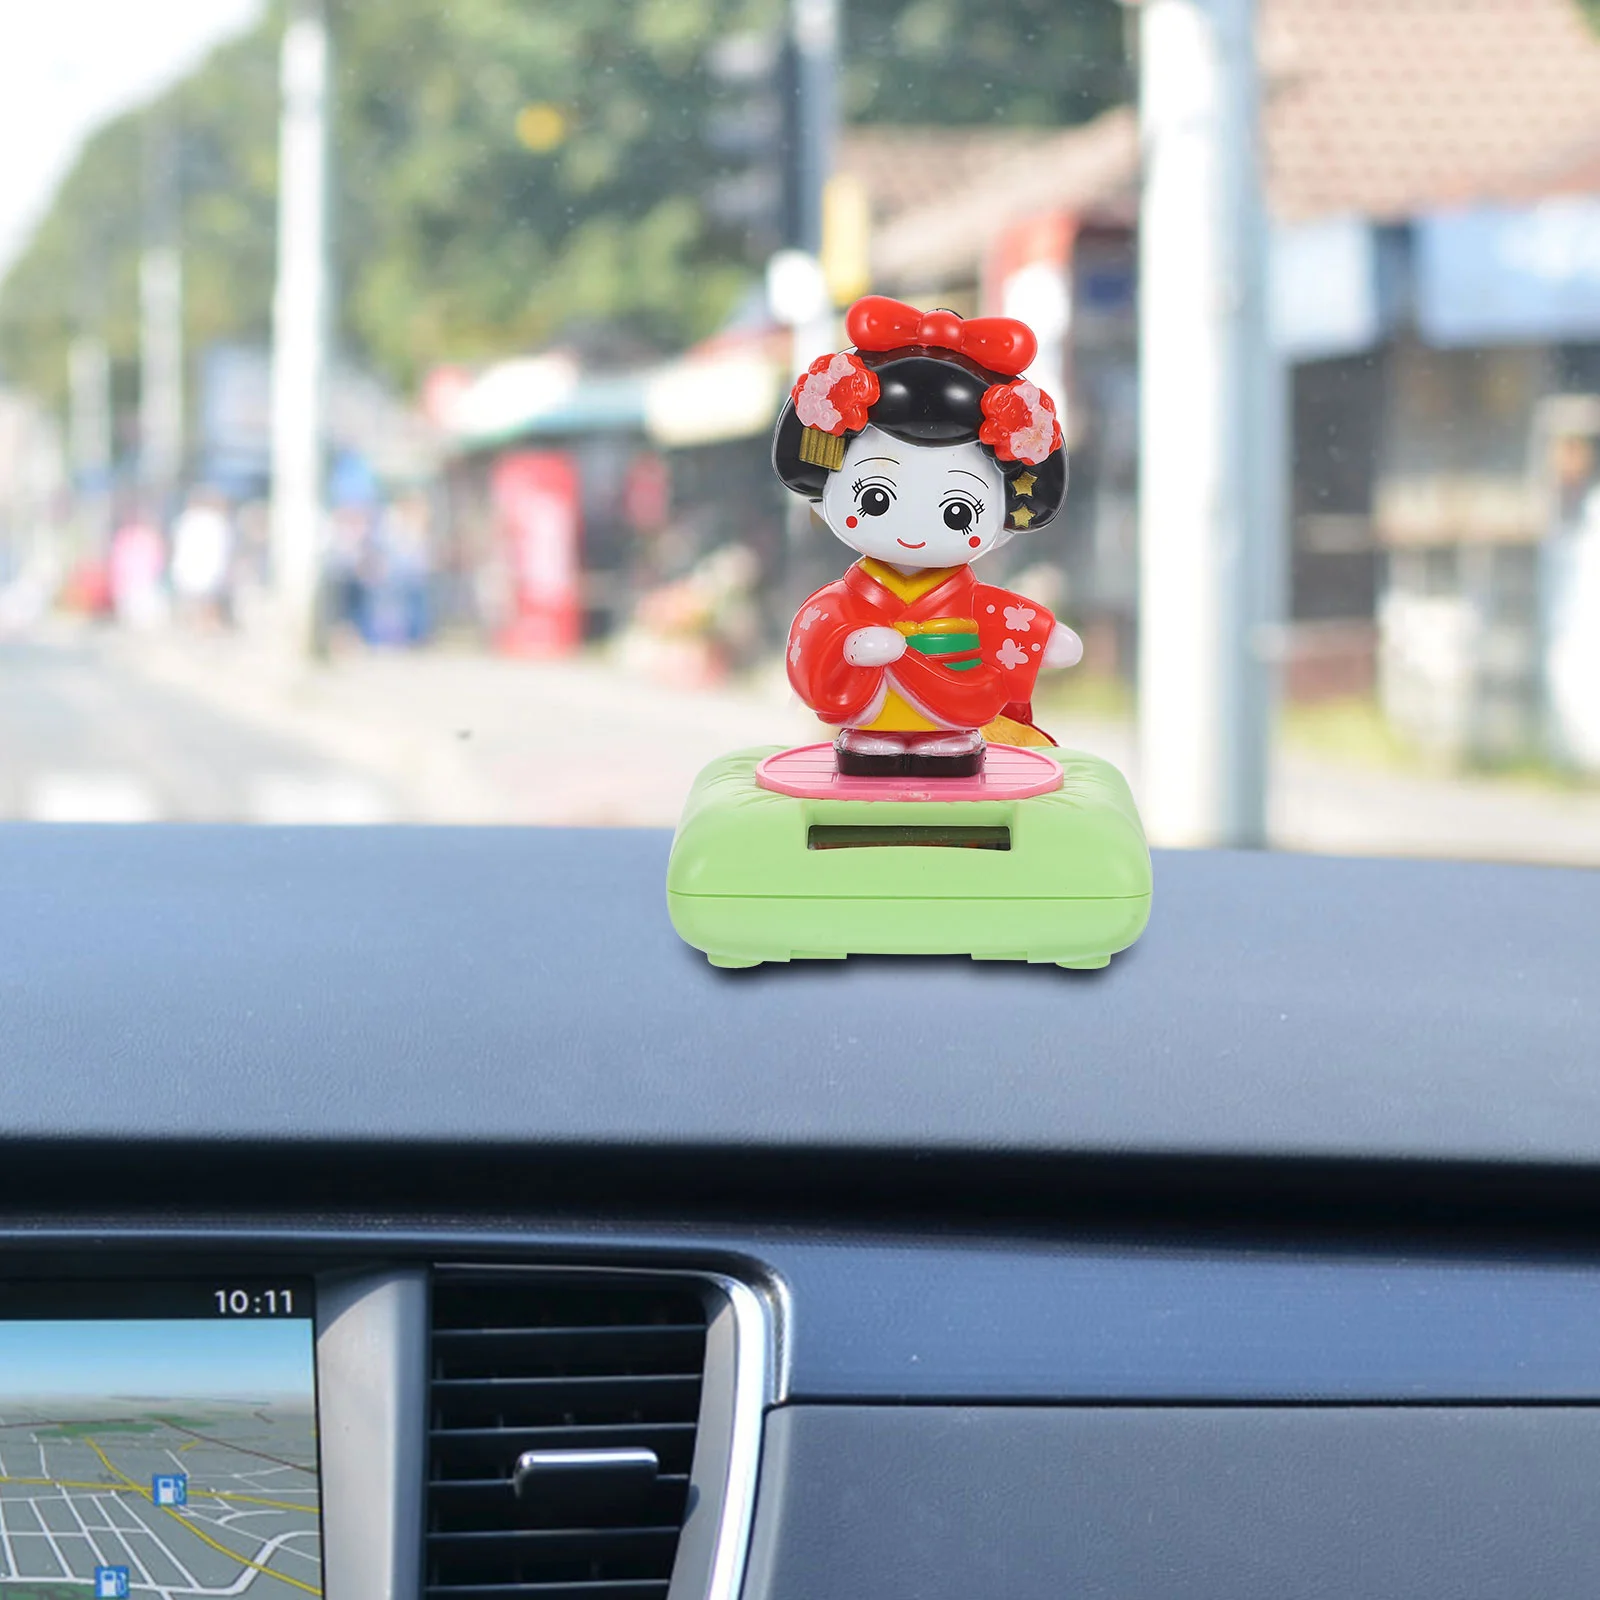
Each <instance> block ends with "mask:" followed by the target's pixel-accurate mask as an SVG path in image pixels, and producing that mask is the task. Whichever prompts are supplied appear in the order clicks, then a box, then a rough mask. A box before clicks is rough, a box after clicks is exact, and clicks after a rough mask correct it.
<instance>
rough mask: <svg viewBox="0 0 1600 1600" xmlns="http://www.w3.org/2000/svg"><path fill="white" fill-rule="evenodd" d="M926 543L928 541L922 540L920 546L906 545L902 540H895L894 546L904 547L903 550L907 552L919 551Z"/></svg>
mask: <svg viewBox="0 0 1600 1600" xmlns="http://www.w3.org/2000/svg"><path fill="white" fill-rule="evenodd" d="M927 542H928V541H927V540H926V539H924V540H923V541H922V544H907V543H906V541H905V540H904V539H896V540H895V543H896V544H898V545H902V546H904V548H905V549H907V550H920V549H922V548H923V545H926V544H927Z"/></svg>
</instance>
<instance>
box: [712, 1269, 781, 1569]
mask: <svg viewBox="0 0 1600 1600" xmlns="http://www.w3.org/2000/svg"><path fill="white" fill-rule="evenodd" d="M711 1281H712V1282H713V1283H714V1284H715V1285H716V1286H717V1288H719V1289H720V1290H721V1291H722V1293H723V1294H724V1295H726V1296H727V1299H728V1304H729V1305H730V1306H731V1307H732V1308H733V1326H734V1369H733V1439H732V1441H731V1444H730V1447H729V1451H728V1485H727V1490H726V1492H725V1494H724V1495H723V1501H722V1516H721V1518H720V1520H719V1522H718V1524H717V1537H716V1543H715V1545H714V1547H713V1554H712V1557H711V1578H710V1582H709V1583H708V1585H707V1587H706V1600H738V1596H739V1591H740V1589H741V1588H742V1587H743V1585H744V1572H745V1559H746V1557H747V1556H748V1555H749V1551H750V1529H751V1526H752V1525H753V1523H754V1521H755V1510H756V1474H757V1471H758V1469H759V1468H760V1465H761V1426H762V1419H763V1417H764V1415H765V1413H766V1408H767V1405H768V1404H769V1402H770V1400H771V1399H772V1397H773V1395H774V1393H775V1388H776V1385H775V1378H776V1364H775V1361H774V1353H775V1352H774V1341H773V1340H772V1339H771V1337H770V1333H771V1327H770V1322H769V1316H768V1307H767V1305H766V1304H765V1302H764V1301H763V1300H762V1298H761V1296H759V1295H758V1294H757V1293H756V1292H755V1290H753V1289H752V1288H751V1287H750V1286H749V1285H748V1284H746V1283H741V1282H740V1281H739V1280H738V1279H736V1278H726V1277H722V1276H720V1275H719V1276H712V1277H711Z"/></svg>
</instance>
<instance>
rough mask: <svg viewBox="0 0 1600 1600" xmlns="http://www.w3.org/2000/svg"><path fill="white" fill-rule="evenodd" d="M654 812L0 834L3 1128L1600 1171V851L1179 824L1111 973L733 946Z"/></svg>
mask: <svg viewBox="0 0 1600 1600" xmlns="http://www.w3.org/2000/svg"><path fill="white" fill-rule="evenodd" d="M668 845H669V838H668V835H667V834H665V833H662V832H654V831H609V830H608V831H577V832H568V831H557V830H550V831H539V830H494V829H479V830H468V829H461V830H452V829H426V830H424V829H371V830H331V829H330V830H273V829H234V828H221V827H219V828H184V827H164V828H148V829H117V828H90V827H53V828H40V827H25V826H8V827H3V828H0V908H3V910H0V1015H3V1017H4V1030H3V1034H0V1140H4V1141H6V1142H9V1143H11V1144H12V1146H13V1147H14V1148H15V1147H17V1146H19V1145H30V1144H52V1143H54V1142H57V1141H62V1140H68V1141H71V1140H89V1141H94V1140H107V1141H117V1142H121V1143H124V1144H126V1143H130V1142H131V1143H133V1144H139V1143H151V1142H162V1141H173V1140H177V1141H195V1142H206V1143H230V1142H236V1141H260V1140H265V1141H355V1142H363V1143H376V1144H379V1145H384V1144H395V1143H401V1142H404V1143H422V1144H426V1143H428V1142H436V1143H440V1144H448V1145H453V1146H456V1147H459V1146H462V1145H469V1146H470V1145H476V1144H483V1145H486V1146H487V1145H491V1144H492V1145H498V1146H507V1145H510V1146H520V1147H527V1146H549V1147H562V1148H566V1149H583V1148H593V1147H595V1146H602V1145H605V1146H625V1147H635V1148H640V1149H643V1148H645V1147H653V1148H657V1149H660V1148H669V1149H670V1148H682V1149H704V1148H716V1147H721V1148H728V1147H738V1148H742V1149H745V1150H755V1151H770V1152H773V1153H774V1154H778V1153H780V1152H784V1151H787V1152H790V1153H791V1154H792V1153H795V1152H800V1153H805V1152H819V1151H821V1152H825V1151H828V1150H855V1151H867V1152H871V1151H874V1150H877V1151H885V1152H887V1151H901V1152H905V1151H912V1152H927V1151H934V1152H937V1151H947V1152H969V1153H979V1154H981V1153H984V1152H988V1153H991V1154H1001V1153H1005V1154H1016V1153H1026V1152H1033V1153H1037V1154H1043V1155H1098V1156H1118V1155H1125V1154H1129V1153H1144V1154H1151V1155H1161V1154H1164V1153H1183V1154H1187V1155H1196V1156H1202V1157H1206V1156H1218V1157H1222V1156H1245V1157H1251V1156H1260V1157H1308V1156H1327V1157H1333V1158H1357V1159H1373V1158H1395V1159H1400V1160H1404V1159H1421V1160H1423V1161H1451V1160H1461V1161H1470V1162H1485V1161H1487V1162H1496V1163H1500V1162H1509V1163H1533V1164H1540V1163H1550V1164H1579V1165H1592V1164H1597V1163H1600V1073H1596V1071H1595V1063H1596V1061H1600V874H1595V873H1586V872H1579V871H1562V870H1554V869H1539V868H1527V867H1498V866H1485V865H1480V866H1467V865H1453V864H1441V863H1435V864H1427V863H1416V862H1388V861H1385V862H1376V861H1356V860H1337V859H1325V858H1315V857H1307V856H1293V855H1274V854H1219V853H1182V854H1180V853H1165V854H1158V856H1157V860H1156V873H1155V882H1156V892H1155V903H1154V911H1153V915H1152V921H1151V925H1150V929H1149V932H1148V933H1147V934H1146V936H1145V938H1144V939H1143V940H1142V941H1141V943H1140V944H1139V945H1137V946H1136V947H1135V948H1134V949H1133V950H1131V951H1130V952H1128V953H1126V954H1124V955H1122V956H1119V957H1117V958H1116V959H1115V960H1114V961H1113V962H1112V964H1111V966H1110V968H1109V969H1107V970H1106V971H1105V972H1103V973H1063V972H1060V971H1058V970H1057V969H1055V968H1053V967H1046V968H1032V969H1030V968H1026V967H1017V966H1010V965H1006V964H983V965H978V964H975V963H972V962H968V961H965V960H954V961H944V960H936V961H934V960H893V959H859V958H857V959H853V960H851V961H849V962H846V963H842V964H841V963H796V964H794V965H793V966H789V967H769V968H760V969H756V970H754V971H751V972H745V973H731V974H730V973H721V972H717V971H715V970H713V969H712V968H710V967H709V966H708V965H707V964H706V962H705V961H704V960H703V959H702V958H701V957H700V956H699V955H698V954H696V953H695V952H693V951H691V950H690V949H688V948H687V947H685V946H684V945H682V944H680V943H679V941H678V940H677V938H676V937H675V936H674V934H673V932H672V929H671V927H670V925H669V923H668V921H667V916H666V910H665V905H664V893H663V873H664V869H665V865H666V857H667V850H668Z"/></svg>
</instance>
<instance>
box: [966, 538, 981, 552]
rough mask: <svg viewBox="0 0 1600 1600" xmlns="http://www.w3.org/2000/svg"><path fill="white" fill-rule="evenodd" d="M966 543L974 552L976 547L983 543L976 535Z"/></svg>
mask: <svg viewBox="0 0 1600 1600" xmlns="http://www.w3.org/2000/svg"><path fill="white" fill-rule="evenodd" d="M967 543H968V544H970V545H971V546H972V548H973V549H974V550H976V549H977V548H978V546H979V545H980V544H982V543H983V540H982V539H980V538H979V537H978V536H977V534H973V536H972V537H971V538H970V539H968V540H967Z"/></svg>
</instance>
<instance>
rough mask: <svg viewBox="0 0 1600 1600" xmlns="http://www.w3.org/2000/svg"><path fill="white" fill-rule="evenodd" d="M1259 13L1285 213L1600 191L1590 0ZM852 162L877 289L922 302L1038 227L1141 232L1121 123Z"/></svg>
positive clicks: (1131, 136)
mask: <svg viewBox="0 0 1600 1600" xmlns="http://www.w3.org/2000/svg"><path fill="white" fill-rule="evenodd" d="M1260 5H1261V20H1260V37H1261V66H1262V75H1263V81H1264V94H1265V99H1266V123H1267V152H1268V155H1267V167H1268V172H1267V180H1268V193H1269V199H1270V203H1271V207H1272V211H1273V213H1274V214H1275V215H1276V216H1278V217H1281V218H1283V219H1285V220H1287V221H1301V220H1307V219H1310V218H1313V217H1319V216H1333V215H1340V214H1348V213H1356V214H1361V215H1366V216H1371V217H1375V218H1378V219H1399V218H1401V217H1405V216H1408V215H1412V214H1414V213H1416V212H1418V211H1424V210H1430V209H1435V208H1439V207H1443V206H1449V205H1454V204H1464V203H1468V202H1471V201H1475V200H1502V199H1503V200H1512V201H1517V200H1530V199H1536V198H1538V197H1540V196H1542V195H1549V194H1561V193H1577V192H1583V193H1595V192H1600V34H1597V33H1596V32H1595V31H1594V29H1592V28H1591V27H1590V26H1589V25H1588V24H1587V23H1586V22H1585V20H1584V17H1583V14H1582V11H1581V9H1580V6H1579V0H1260ZM842 165H843V166H844V167H845V168H846V169H847V170H856V171H859V172H860V173H861V174H862V175H863V177H864V178H865V179H866V181H867V185H868V188H869V191H870V192H871V193H872V195H873V197H874V213H875V215H876V217H877V218H878V225H877V230H876V234H875V237H874V240H873V262H874V268H875V271H876V272H877V274H878V276H879V278H880V279H881V281H882V282H883V283H884V284H886V285H887V286H890V287H893V286H895V285H897V284H898V285H907V284H915V285H917V286H919V287H920V286H922V285H924V284H930V283H948V282H954V281H957V280H958V279H960V278H962V277H970V276H971V275H972V273H973V272H974V270H975V269H976V266H977V262H978V258H979V255H980V253H981V251H982V249H983V246H984V242H985V240H986V239H987V238H988V237H990V236H992V235H993V233H994V232H995V231H996V230H997V229H998V228H1000V227H1001V226H1002V225H1004V224H1005V223H1007V222H1011V221H1015V220H1018V219H1020V218H1022V217H1026V216H1028V215H1029V214H1031V213H1034V212H1039V211H1047V210H1052V209H1054V210H1071V211H1074V212H1077V213H1078V214H1079V215H1080V216H1088V217H1091V218H1116V217H1120V216H1126V217H1128V218H1129V219H1130V220H1131V217H1132V214H1133V206H1134V193H1135V185H1136V183H1137V177H1138V166H1139V153H1138V145H1137V133H1136V129H1135V124H1134V119H1133V114H1132V112H1131V111H1129V110H1127V109H1121V110H1116V111H1110V112H1107V113H1106V114H1105V115H1103V116H1101V117H1099V118H1097V119H1096V120H1095V121H1093V122H1090V123H1087V124H1085V125H1084V126H1082V127H1079V128H1067V129H1058V130H1054V131H1042V130H1032V131H1027V130H1020V129H1018V130H994V129H983V130H978V129H959V128H944V129H895V130H890V129H856V130H853V131H852V132H851V133H850V134H848V135H847V136H846V139H845V141H844V144H843V161H842ZM923 195H932V196H933V198H930V199H926V200H921V199H920V198H919V197H921V196H923Z"/></svg>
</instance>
